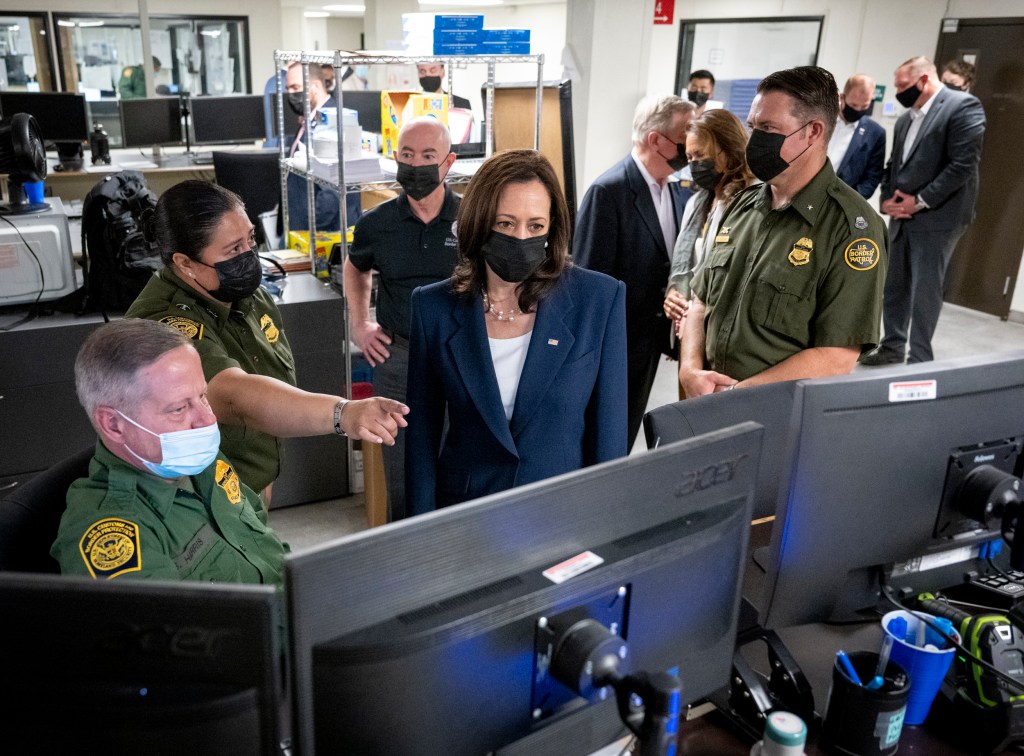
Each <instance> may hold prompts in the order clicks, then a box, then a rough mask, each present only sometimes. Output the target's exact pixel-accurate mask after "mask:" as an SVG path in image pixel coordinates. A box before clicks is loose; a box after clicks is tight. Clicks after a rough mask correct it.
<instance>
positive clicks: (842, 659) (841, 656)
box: [836, 649, 864, 687]
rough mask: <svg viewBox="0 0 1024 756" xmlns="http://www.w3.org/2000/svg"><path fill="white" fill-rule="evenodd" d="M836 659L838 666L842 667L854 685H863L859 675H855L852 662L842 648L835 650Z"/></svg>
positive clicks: (855, 671)
mask: <svg viewBox="0 0 1024 756" xmlns="http://www.w3.org/2000/svg"><path fill="white" fill-rule="evenodd" d="M836 659H838V660H839V666H840V667H842V668H843V672H845V673H846V676H847V677H849V678H850V682H852V683H853V684H854V685H858V686H860V687H864V683H862V682H861V681H860V677H859V676H858V675H857V670H855V669H854V668H853V664H851V663H850V657H849V656H847V655H846V652H845V651H843V650H842V649H839V650H838V651H836Z"/></svg>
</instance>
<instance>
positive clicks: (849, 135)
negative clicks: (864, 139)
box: [828, 116, 860, 171]
mask: <svg viewBox="0 0 1024 756" xmlns="http://www.w3.org/2000/svg"><path fill="white" fill-rule="evenodd" d="M859 123H860V119H857V120H856V121H854V122H853V123H847V122H846V121H844V120H843V117H842V116H839V117H838V118H837V119H836V127H835V129H834V130H833V131H832V138H831V139H830V140H829V142H828V159H829V160H830V161H832V168H833V169H834V170H837V171H838V170H839V166H840V165H842V163H843V158H845V157H846V151H847V150H848V149H850V142H852V141H853V134H854V132H855V131H856V130H857V124H859Z"/></svg>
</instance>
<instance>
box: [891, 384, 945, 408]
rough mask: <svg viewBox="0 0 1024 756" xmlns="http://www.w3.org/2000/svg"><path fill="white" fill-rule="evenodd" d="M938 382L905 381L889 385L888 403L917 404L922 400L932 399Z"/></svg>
mask: <svg viewBox="0 0 1024 756" xmlns="http://www.w3.org/2000/svg"><path fill="white" fill-rule="evenodd" d="M937 388H938V381H936V380H935V379H932V380H930V381H905V382H903V383H890V384H889V401H890V402H919V401H921V400H922V399H934V398H935V396H936V392H937Z"/></svg>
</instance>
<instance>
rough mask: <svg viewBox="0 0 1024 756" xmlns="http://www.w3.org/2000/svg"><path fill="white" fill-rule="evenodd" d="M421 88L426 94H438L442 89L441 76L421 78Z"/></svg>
mask: <svg viewBox="0 0 1024 756" xmlns="http://www.w3.org/2000/svg"><path fill="white" fill-rule="evenodd" d="M420 86H421V87H423V91H424V92H436V91H438V90H439V89H440V88H441V77H440V76H421V77H420Z"/></svg>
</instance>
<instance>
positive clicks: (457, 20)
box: [434, 13, 484, 31]
mask: <svg viewBox="0 0 1024 756" xmlns="http://www.w3.org/2000/svg"><path fill="white" fill-rule="evenodd" d="M434 28H435V29H475V30H478V31H479V30H480V29H483V28H484V17H483V16H479V15H474V14H470V13H438V14H437V15H436V16H434Z"/></svg>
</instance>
